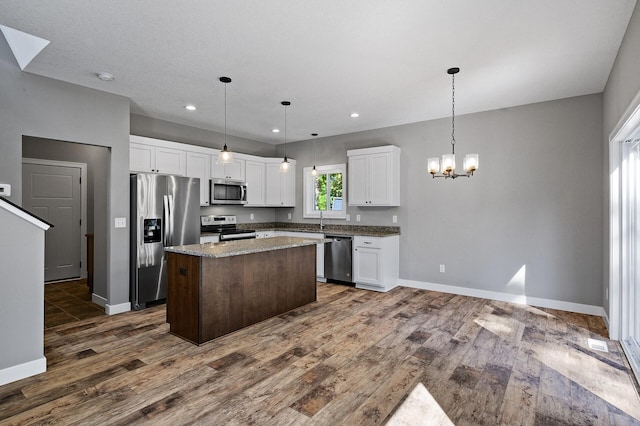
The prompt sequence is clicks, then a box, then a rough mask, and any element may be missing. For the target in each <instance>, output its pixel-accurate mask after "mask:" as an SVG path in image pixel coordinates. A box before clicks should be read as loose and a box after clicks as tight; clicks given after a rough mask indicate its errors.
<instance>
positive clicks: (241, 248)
mask: <svg viewBox="0 0 640 426" xmlns="http://www.w3.org/2000/svg"><path fill="white" fill-rule="evenodd" d="M327 241H329V240H327ZM324 242H325V240H317V239H307V238H294V237H275V238H264V239H253V240H238V241H229V242H223V243H206V244H193V245H188V246H176V247H168V248H166V251H167V263H168V267H167V272H168V283H167V286H168V288H167V322H168V323H169V331H170V332H171V333H172V334H175V335H177V336H180V337H182V338H184V339H186V340H188V341H190V342H193V343H196V344H198V345H200V344H202V343H205V342H208V341H210V340H212V339H215V338H216V337H220V336H222V335H225V334H228V333H231V332H232V331H235V330H239V329H241V328H243V327H246V326H249V325H251V324H255V323H258V322H260V321H263V320H265V319H267V318H271V317H273V316H276V315H279V314H282V313H284V312H287V311H290V310H291V309H294V308H297V307H299V306H303V305H306V304H307V303H311V302H314V301H316V244H318V243H320V244H322V243H324Z"/></svg>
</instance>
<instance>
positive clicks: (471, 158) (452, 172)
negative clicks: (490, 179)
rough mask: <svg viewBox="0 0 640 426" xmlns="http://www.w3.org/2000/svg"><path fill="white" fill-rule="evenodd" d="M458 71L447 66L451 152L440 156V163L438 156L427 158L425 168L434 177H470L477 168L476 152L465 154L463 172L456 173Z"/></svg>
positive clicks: (458, 69)
mask: <svg viewBox="0 0 640 426" xmlns="http://www.w3.org/2000/svg"><path fill="white" fill-rule="evenodd" d="M459 72H460V68H457V67H456V68H449V69H448V70H447V74H449V75H451V154H444V155H443V156H442V163H440V159H439V158H438V157H432V158H429V159H428V160H427V168H428V169H429V173H431V175H432V176H433V177H434V178H437V177H443V178H445V179H448V178H451V179H455V178H457V177H461V176H464V177H471V176H473V172H475V171H476V170H478V160H479V158H478V154H467V155H465V157H464V162H463V169H464V173H456V155H455V154H456V151H455V150H456V97H455V95H456V85H455V75H456V74H457V73H459Z"/></svg>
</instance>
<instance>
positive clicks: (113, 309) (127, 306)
mask: <svg viewBox="0 0 640 426" xmlns="http://www.w3.org/2000/svg"><path fill="white" fill-rule="evenodd" d="M130 310H131V302H126V303H119V304H117V305H109V304H108V303H107V304H106V305H105V312H106V313H107V315H116V314H121V313H123V312H129V311H130Z"/></svg>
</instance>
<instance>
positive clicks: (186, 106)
mask: <svg viewBox="0 0 640 426" xmlns="http://www.w3.org/2000/svg"><path fill="white" fill-rule="evenodd" d="M184 109H186V110H189V111H195V110H196V106H195V105H192V104H189V105H185V106H184Z"/></svg>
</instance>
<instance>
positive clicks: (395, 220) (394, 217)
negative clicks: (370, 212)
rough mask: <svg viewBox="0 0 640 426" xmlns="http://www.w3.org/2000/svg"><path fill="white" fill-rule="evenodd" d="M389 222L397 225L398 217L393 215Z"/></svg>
mask: <svg viewBox="0 0 640 426" xmlns="http://www.w3.org/2000/svg"><path fill="white" fill-rule="evenodd" d="M391 220H392V221H393V223H398V216H396V215H395V214H394V215H393V217H392V218H391Z"/></svg>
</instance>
